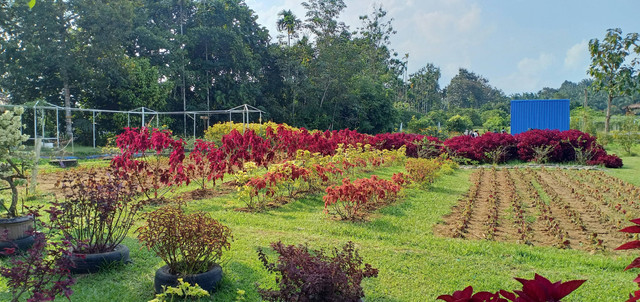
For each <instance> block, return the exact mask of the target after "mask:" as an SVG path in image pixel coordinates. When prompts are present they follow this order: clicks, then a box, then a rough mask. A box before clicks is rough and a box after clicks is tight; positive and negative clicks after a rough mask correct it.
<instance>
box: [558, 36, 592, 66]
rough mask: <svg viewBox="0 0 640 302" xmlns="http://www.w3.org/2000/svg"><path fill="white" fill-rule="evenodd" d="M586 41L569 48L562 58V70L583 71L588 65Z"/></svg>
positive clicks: (588, 57) (588, 56)
mask: <svg viewBox="0 0 640 302" xmlns="http://www.w3.org/2000/svg"><path fill="white" fill-rule="evenodd" d="M588 45H589V44H588V42H587V40H582V42H580V43H578V44H575V45H573V46H571V48H569V49H568V50H567V54H566V56H565V58H564V68H566V69H580V70H585V69H586V66H588V65H589V60H590V55H589V48H588Z"/></svg>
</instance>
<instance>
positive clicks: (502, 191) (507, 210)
mask: <svg viewBox="0 0 640 302" xmlns="http://www.w3.org/2000/svg"><path fill="white" fill-rule="evenodd" d="M470 182H471V184H472V185H471V187H470V189H469V191H467V193H466V194H465V196H464V197H463V198H461V199H460V200H459V202H458V203H457V204H456V205H455V206H454V207H453V210H452V212H451V214H449V215H447V216H445V217H444V220H445V222H444V224H439V225H437V226H436V227H435V232H436V233H437V234H439V235H442V236H447V237H458V238H466V239H486V240H495V241H505V242H517V243H522V244H529V245H534V246H555V247H558V248H571V249H580V250H587V251H595V250H609V251H610V250H613V249H614V248H616V247H618V246H619V245H621V244H622V243H624V242H626V241H628V240H629V239H628V238H627V237H626V234H623V233H620V232H618V230H619V229H620V228H621V226H623V225H625V224H626V222H627V221H628V220H630V219H633V218H634V217H638V216H639V215H638V214H639V213H640V188H638V187H635V186H633V185H630V184H628V183H625V182H624V181H621V180H619V179H617V178H614V177H611V176H609V175H607V174H605V173H604V172H601V171H585V170H565V169H545V168H542V169H529V168H527V169H518V168H515V169H495V168H491V169H478V171H475V172H474V173H473V174H471V177H470Z"/></svg>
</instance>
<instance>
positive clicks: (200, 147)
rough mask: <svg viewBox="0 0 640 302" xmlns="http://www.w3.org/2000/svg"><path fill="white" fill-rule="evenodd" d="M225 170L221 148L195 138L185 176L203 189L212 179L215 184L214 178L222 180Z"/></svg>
mask: <svg viewBox="0 0 640 302" xmlns="http://www.w3.org/2000/svg"><path fill="white" fill-rule="evenodd" d="M226 171H227V161H226V157H225V155H224V153H223V152H222V150H221V149H220V148H216V146H215V144H214V143H211V142H206V141H203V140H196V142H195V143H194V144H193V150H191V153H189V161H188V162H187V164H186V173H187V178H188V179H189V180H191V181H193V182H196V183H198V184H199V185H200V188H201V189H203V190H204V189H206V188H207V183H209V182H211V181H213V184H214V185H215V183H216V180H222V179H223V178H224V173H225V172H226Z"/></svg>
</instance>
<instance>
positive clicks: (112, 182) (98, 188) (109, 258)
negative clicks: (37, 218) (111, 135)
mask: <svg viewBox="0 0 640 302" xmlns="http://www.w3.org/2000/svg"><path fill="white" fill-rule="evenodd" d="M59 186H60V187H61V189H62V190H63V192H64V194H65V198H64V200H63V201H60V202H54V203H53V205H52V211H50V213H51V215H50V219H51V223H52V224H53V225H54V226H56V227H57V228H59V229H61V230H62V232H63V234H64V235H65V236H66V237H68V238H71V242H72V246H73V253H74V256H73V257H72V261H73V262H74V263H75V265H76V267H75V268H73V271H74V272H79V273H94V272H97V271H98V270H99V269H100V268H101V267H102V266H104V264H107V263H112V262H126V261H128V260H129V249H128V248H127V247H126V246H124V245H122V244H121V243H122V241H123V240H124V238H125V237H126V235H127V233H128V232H129V230H130V229H131V227H132V226H133V224H134V223H135V216H136V213H137V212H138V210H140V209H141V208H142V206H143V202H142V201H140V200H139V199H137V198H136V195H137V193H138V192H139V191H138V187H137V185H136V184H135V183H133V182H130V181H127V180H120V179H117V178H116V177H114V175H113V173H112V172H111V171H110V170H107V173H106V174H104V175H102V176H99V175H98V174H97V173H96V172H95V171H89V172H88V173H86V174H83V175H81V174H65V176H64V177H63V179H62V180H60V182H59Z"/></svg>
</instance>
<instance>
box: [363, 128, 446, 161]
mask: <svg viewBox="0 0 640 302" xmlns="http://www.w3.org/2000/svg"><path fill="white" fill-rule="evenodd" d="M424 138H427V139H428V140H429V141H434V142H440V141H439V140H438V139H437V138H435V137H430V136H428V137H427V136H424V135H422V134H415V133H404V132H396V133H381V134H377V135H376V136H375V137H373V138H372V139H371V140H370V141H369V144H371V145H372V146H374V147H376V148H377V149H380V150H397V149H399V148H400V147H402V146H405V147H406V148H407V156H409V157H418V147H417V143H418V142H420V141H422V140H423V139H424Z"/></svg>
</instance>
